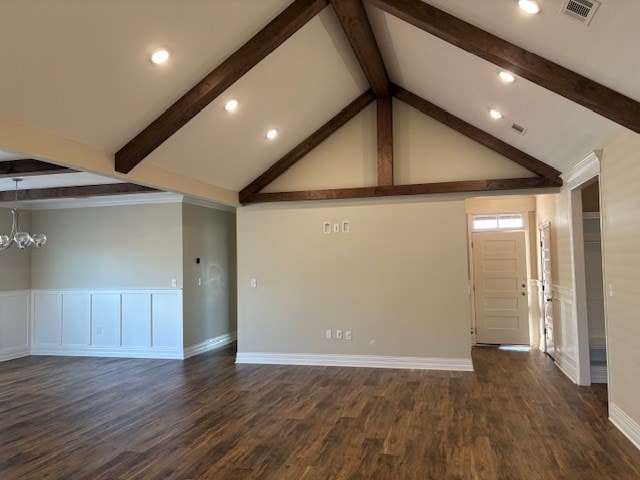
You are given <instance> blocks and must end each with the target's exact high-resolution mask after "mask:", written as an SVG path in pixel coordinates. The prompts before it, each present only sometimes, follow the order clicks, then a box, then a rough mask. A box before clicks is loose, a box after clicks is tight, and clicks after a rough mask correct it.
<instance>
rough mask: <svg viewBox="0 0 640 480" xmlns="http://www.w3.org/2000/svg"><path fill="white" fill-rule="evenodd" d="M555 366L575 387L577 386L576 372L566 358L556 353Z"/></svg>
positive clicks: (573, 365) (574, 367)
mask: <svg viewBox="0 0 640 480" xmlns="http://www.w3.org/2000/svg"><path fill="white" fill-rule="evenodd" d="M555 360H556V362H555V363H556V366H557V367H558V368H559V369H560V371H561V372H562V373H564V374H565V375H566V376H567V377H568V378H569V380H571V381H572V382H573V383H575V384H576V385H577V384H578V370H577V369H576V366H575V364H573V363H572V362H571V361H570V360H568V359H567V357H565V356H563V355H562V354H561V353H557V352H556V359H555Z"/></svg>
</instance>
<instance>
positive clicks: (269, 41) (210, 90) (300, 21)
mask: <svg viewBox="0 0 640 480" xmlns="http://www.w3.org/2000/svg"><path fill="white" fill-rule="evenodd" d="M328 3H329V1H328V0H295V1H294V2H293V3H292V4H291V5H290V6H289V7H287V8H286V9H285V10H284V11H283V12H282V13H281V14H280V15H278V16H277V17H276V18H275V19H274V20H272V21H271V22H270V23H269V24H268V25H267V26H266V27H264V28H263V29H262V30H260V31H259V32H258V33H257V34H256V35H255V36H254V37H253V38H251V39H250V40H249V41H248V42H247V43H245V44H244V45H243V46H242V47H240V48H239V49H238V50H237V51H236V52H235V53H233V54H232V55H231V56H230V57H228V58H227V59H226V60H225V61H224V62H222V63H221V64H220V65H219V66H218V67H216V68H215V69H214V70H213V71H212V72H211V73H209V74H208V75H207V76H206V77H205V78H203V79H202V80H201V81H200V82H198V83H197V84H196V85H195V86H194V87H193V88H192V89H191V90H189V91H188V92H187V93H185V94H184V95H183V96H182V98H180V99H179V100H178V101H177V102H176V103H174V104H173V105H171V106H170V107H169V108H168V109H167V110H166V111H165V112H164V113H163V114H162V115H160V116H159V117H158V118H157V119H155V120H154V121H153V122H152V123H151V124H150V125H149V126H147V127H146V128H145V129H144V130H142V131H141V132H140V133H139V134H138V135H136V136H135V137H134V138H133V139H132V140H131V141H129V143H127V144H126V145H125V146H124V147H122V148H121V149H120V150H119V151H118V152H117V153H116V156H115V169H116V171H118V172H121V173H128V172H130V171H131V169H133V167H135V166H136V165H137V164H138V163H140V162H141V161H142V160H143V159H144V158H145V157H146V156H147V155H149V154H150V153H151V152H152V151H154V150H155V149H156V148H157V147H159V146H160V145H162V143H163V142H165V141H166V140H167V139H168V138H169V137H171V135H173V134H174V133H175V132H177V131H178V130H179V129H180V128H181V127H182V126H183V125H185V124H186V123H187V122H188V121H189V120H191V119H192V118H193V117H195V116H196V115H197V114H198V113H200V111H201V110H202V109H204V108H205V107H206V106H207V105H209V104H210V103H211V102H212V101H213V100H215V99H216V98H217V97H218V96H219V95H220V94H221V93H222V92H224V91H225V90H226V89H227V88H229V87H230V86H231V85H233V84H234V83H235V82H236V81H237V80H238V79H240V78H241V77H242V76H243V75H244V74H245V73H247V72H248V71H249V70H251V69H252V68H253V67H254V66H255V65H256V64H258V62H260V61H261V60H262V59H264V58H265V57H266V56H267V55H269V54H270V53H271V52H273V51H274V50H275V49H276V48H278V47H279V46H280V45H281V44H282V43H284V42H285V41H286V40H287V39H288V38H289V37H291V36H292V35H293V34H294V33H295V32H297V31H298V30H299V29H300V28H301V27H302V26H304V25H305V24H306V23H307V22H308V21H309V20H311V19H312V18H313V17H315V16H316V15H317V14H318V13H319V12H320V11H321V10H322V9H323V8H324V7H326V6H327V5H328Z"/></svg>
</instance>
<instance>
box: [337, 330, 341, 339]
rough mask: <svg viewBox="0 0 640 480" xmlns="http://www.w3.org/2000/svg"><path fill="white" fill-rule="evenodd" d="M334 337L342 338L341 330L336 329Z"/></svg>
mask: <svg viewBox="0 0 640 480" xmlns="http://www.w3.org/2000/svg"><path fill="white" fill-rule="evenodd" d="M336 339H338V340H342V330H336Z"/></svg>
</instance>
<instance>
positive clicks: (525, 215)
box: [467, 208, 534, 346]
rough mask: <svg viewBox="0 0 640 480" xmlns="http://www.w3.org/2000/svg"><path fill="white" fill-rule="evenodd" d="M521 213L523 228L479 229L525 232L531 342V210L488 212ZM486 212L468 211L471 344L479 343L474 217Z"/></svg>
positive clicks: (495, 213) (502, 209)
mask: <svg viewBox="0 0 640 480" xmlns="http://www.w3.org/2000/svg"><path fill="white" fill-rule="evenodd" d="M512 213H515V214H520V215H522V228H514V229H511V230H478V232H524V248H525V267H526V275H527V296H528V299H529V344H530V345H531V342H532V340H533V338H534V337H533V335H532V332H531V282H530V279H531V242H530V231H529V223H530V222H529V213H530V212H529V211H528V210H523V211H521V210H511V209H504V208H501V209H499V211H497V212H493V211H492V212H491V213H487V214H489V215H508V214H512ZM484 214H485V213H479V212H478V213H471V212H467V265H468V269H469V285H468V292H469V297H470V300H471V302H470V303H471V332H470V335H471V345H473V346H475V345H477V344H478V339H477V336H476V327H477V322H476V302H475V291H474V290H473V279H474V271H473V246H472V243H473V234H474V233H475V230H474V229H473V217H474V216H476V215H484Z"/></svg>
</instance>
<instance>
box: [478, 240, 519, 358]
mask: <svg viewBox="0 0 640 480" xmlns="http://www.w3.org/2000/svg"><path fill="white" fill-rule="evenodd" d="M472 246H473V276H474V282H473V283H474V293H475V309H476V341H477V342H478V343H489V344H512V345H518V344H519V345H528V344H529V303H528V297H527V264H526V252H525V233H524V232H491V233H490V232H483V233H474V234H473V244H472Z"/></svg>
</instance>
